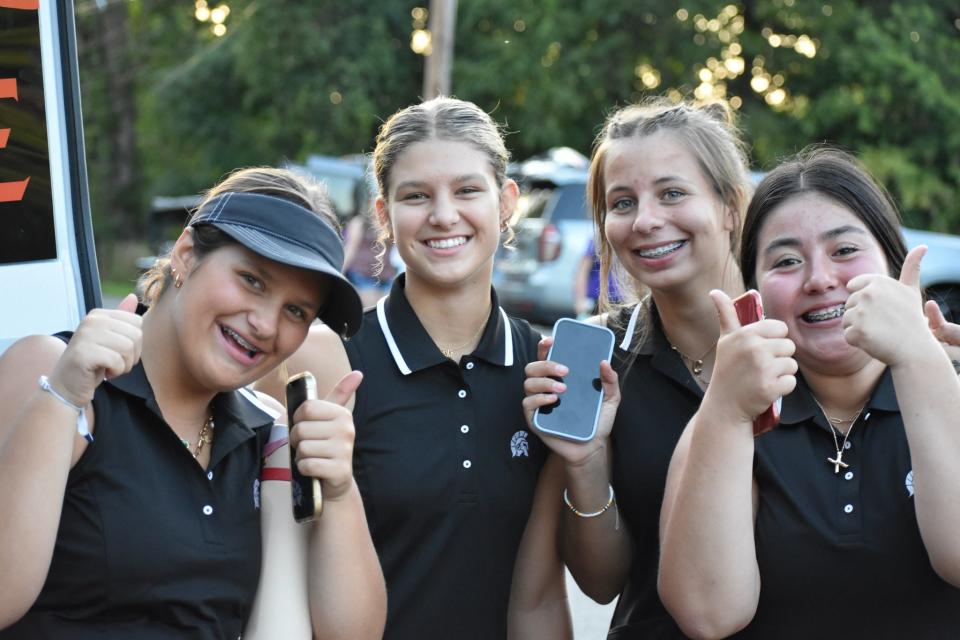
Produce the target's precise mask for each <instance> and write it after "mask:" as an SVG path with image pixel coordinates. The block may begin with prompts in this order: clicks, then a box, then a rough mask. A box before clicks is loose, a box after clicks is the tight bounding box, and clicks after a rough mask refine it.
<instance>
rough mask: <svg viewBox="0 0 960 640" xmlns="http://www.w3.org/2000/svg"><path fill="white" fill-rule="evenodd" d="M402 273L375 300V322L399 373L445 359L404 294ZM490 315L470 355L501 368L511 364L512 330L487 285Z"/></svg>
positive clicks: (403, 276)
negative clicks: (384, 292) (388, 292)
mask: <svg viewBox="0 0 960 640" xmlns="http://www.w3.org/2000/svg"><path fill="white" fill-rule="evenodd" d="M405 282H406V276H405V274H400V275H399V276H397V277H396V278H395V279H394V281H393V286H391V288H390V295H388V296H386V297H384V298H381V299H380V301H379V302H378V303H377V322H378V323H379V324H380V330H381V331H383V336H384V338H386V341H387V346H388V347H389V348H390V355H392V356H393V361H394V362H395V363H396V365H397V368H398V369H399V370H400V373H402V374H403V375H408V374H410V373H413V372H414V371H421V370H423V369H427V368H429V367H433V366H436V365H438V364H443V363H446V362H449V361H450V360H449V358H447V357H446V356H445V355H443V354H442V353H440V349H439V348H438V347H437V345H436V344H435V343H434V342H433V340H432V339H431V338H430V334H428V333H427V330H426V329H424V328H423V325H422V324H421V323H420V319H419V318H417V314H416V313H415V312H414V311H413V307H411V306H410V302H409V300H407V296H406V294H405V293H404V284H405ZM490 298H491V303H492V304H491V305H490V316H489V317H488V318H487V324H486V327H485V328H484V330H483V334H482V335H481V336H480V343H479V344H478V345H477V348H476V349H474V351H473V353H471V354H470V355H471V356H473V357H475V358H479V359H481V360H485V361H486V362H489V363H491V364H495V365H498V366H501V367H510V366H513V331H512V329H511V326H510V320H509V318H508V317H507V314H506V312H505V311H504V310H503V309H502V308H500V303H499V300H498V299H497V292H496V291H495V290H494V289H493V287H491V288H490Z"/></svg>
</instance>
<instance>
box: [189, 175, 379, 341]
mask: <svg viewBox="0 0 960 640" xmlns="http://www.w3.org/2000/svg"><path fill="white" fill-rule="evenodd" d="M201 224H209V225H211V226H214V227H216V228H217V229H220V230H221V231H223V232H224V233H226V234H227V235H229V236H230V237H231V238H233V239H234V240H236V241H237V242H239V243H240V244H242V245H243V246H244V247H246V248H247V249H249V250H251V251H253V252H254V253H256V254H258V255H261V256H263V257H264V258H269V259H270V260H275V261H276V262H280V263H282V264H287V265H290V266H292V267H299V268H301V269H307V270H309V271H316V272H317V273H322V274H323V275H324V276H326V277H327V280H328V281H329V282H330V291H329V293H328V294H327V297H326V300H325V301H324V303H323V306H322V308H321V309H320V313H319V314H318V317H319V318H320V320H322V321H323V322H324V323H325V324H326V325H327V326H329V327H330V328H331V329H333V330H334V331H336V332H337V333H339V334H341V335H343V336H347V337H349V336H352V335H353V334H354V333H356V332H357V330H358V329H359V328H360V321H361V319H362V316H363V305H362V303H361V302H360V296H359V295H357V292H356V290H355V289H354V288H353V285H352V284H350V282H349V281H348V280H347V279H346V278H345V277H344V276H343V274H342V273H341V272H340V270H341V268H342V267H343V243H342V242H341V240H340V236H339V234H337V232H336V231H335V230H334V229H333V227H331V226H330V225H329V224H327V222H326V221H325V220H324V219H323V218H322V217H321V216H319V215H317V214H316V213H314V212H312V211H310V210H308V209H306V208H304V207H301V206H300V205H298V204H296V203H294V202H291V201H290V200H286V199H284V198H277V197H274V196H267V195H263V194H259V193H224V194H222V195H219V196H217V197H216V198H213V199H212V200H210V201H209V202H207V203H206V204H204V205H203V206H202V207H201V208H200V209H198V210H197V212H196V213H195V214H194V216H193V218H191V219H190V226H191V227H192V226H196V225H201Z"/></svg>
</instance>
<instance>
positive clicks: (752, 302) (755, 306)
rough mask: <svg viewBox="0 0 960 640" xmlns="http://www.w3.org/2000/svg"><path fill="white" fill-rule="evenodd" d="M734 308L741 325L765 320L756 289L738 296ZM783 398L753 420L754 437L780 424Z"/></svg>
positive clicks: (778, 399) (761, 303)
mask: <svg viewBox="0 0 960 640" xmlns="http://www.w3.org/2000/svg"><path fill="white" fill-rule="evenodd" d="M733 308H734V309H736V310H737V317H738V318H739V319H740V325H741V326H743V325H747V324H752V323H754V322H759V321H760V320H762V319H763V302H762V301H761V299H760V294H759V293H758V292H757V291H755V290H754V289H750V290H749V291H747V292H746V293H744V294H743V295H740V296H737V297H736V298H735V299H734V300H733ZM782 403H783V398H777V399H776V401H775V402H774V403H773V404H771V405H770V406H769V407H767V410H766V411H764V412H763V413H761V414H760V415H759V416H757V417H756V418H754V419H753V436H754V437H756V436H759V435H762V434H764V433H766V432H767V431H770V430H771V429H773V428H774V427H776V426H777V425H778V424H779V423H780V405H781V404H782Z"/></svg>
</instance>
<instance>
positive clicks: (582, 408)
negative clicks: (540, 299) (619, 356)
mask: <svg viewBox="0 0 960 640" xmlns="http://www.w3.org/2000/svg"><path fill="white" fill-rule="evenodd" d="M553 336H554V343H553V346H552V347H551V348H550V353H549V355H547V359H548V360H553V361H554V362H559V363H561V364H563V365H566V366H567V368H568V369H569V370H570V372H569V373H568V374H567V375H566V376H565V377H564V379H563V380H562V382H564V383H565V384H566V385H567V390H566V391H565V392H564V393H562V394H560V396H559V398H558V400H557V402H555V403H554V404H552V405H549V406H546V407H540V408H539V409H537V410H536V411H535V412H534V414H533V425H534V426H535V427H536V428H537V429H538V430H539V431H542V432H543V433H547V434H550V435H553V436H557V437H559V438H566V439H567V440H575V441H578V442H586V441H588V440H591V439H592V438H593V437H594V435H596V432H597V420H598V418H599V413H600V405H601V403H602V402H603V387H602V386H601V385H600V377H599V375H600V362H601V361H602V360H607V361H609V360H610V357H611V356H612V355H613V344H614V336H613V332H612V331H610V330H609V329H607V328H606V327H601V326H597V325H593V324H587V323H585V322H580V321H577V320H572V319H570V318H561V319H560V320H557V322H556V324H555V325H554V326H553Z"/></svg>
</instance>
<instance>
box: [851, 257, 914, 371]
mask: <svg viewBox="0 0 960 640" xmlns="http://www.w3.org/2000/svg"><path fill="white" fill-rule="evenodd" d="M926 252H927V247H926V246H924V245H920V246H917V247H914V248H913V249H912V250H911V251H910V253H908V254H907V257H906V258H905V259H904V261H903V268H902V269H901V270H900V278H899V279H897V280H895V279H893V278H891V277H889V276H887V275H883V274H862V275H859V276H856V277H854V278H851V279H850V281H849V282H847V291H849V292H850V296H849V297H848V298H847V303H846V310H845V311H844V313H843V331H844V337H845V338H846V340H847V342H848V343H849V344H851V345H853V346H855V347H857V348H859V349H863V350H864V351H866V352H867V353H868V354H869V355H870V356H872V357H874V358H876V359H877V360H880V361H881V362H883V363H884V364H887V365H888V366H895V365H897V364H900V363H903V362H905V361H906V360H908V359H909V358H910V357H911V355H912V354H914V353H916V350H917V348H918V346H920V345H921V341H929V340H930V336H931V334H930V330H929V329H928V328H927V319H926V317H925V316H924V311H923V302H922V296H921V295H920V262H921V260H923V256H924V254H926Z"/></svg>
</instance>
